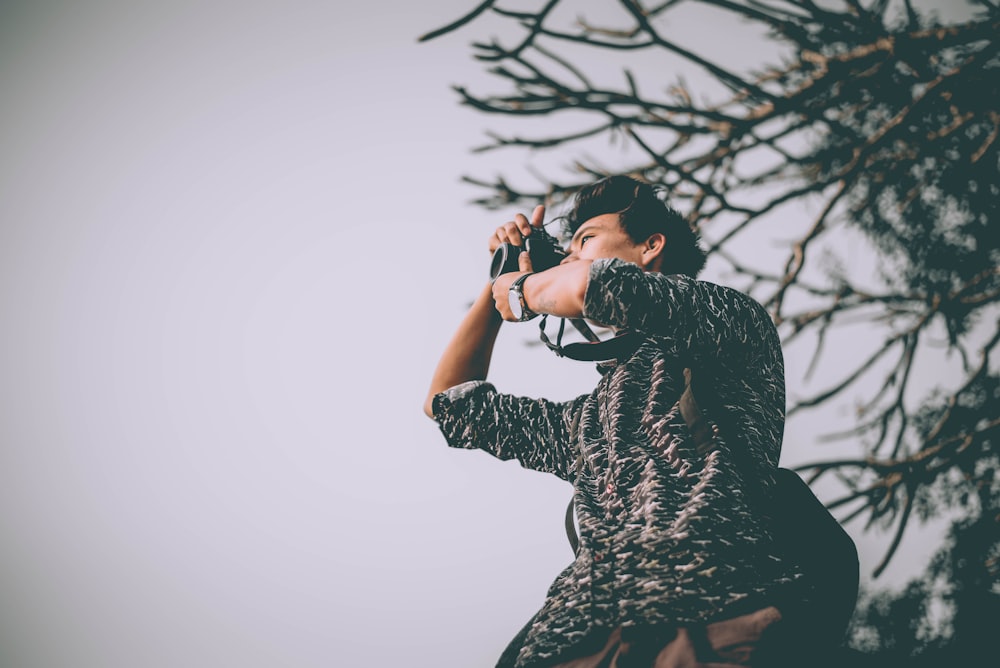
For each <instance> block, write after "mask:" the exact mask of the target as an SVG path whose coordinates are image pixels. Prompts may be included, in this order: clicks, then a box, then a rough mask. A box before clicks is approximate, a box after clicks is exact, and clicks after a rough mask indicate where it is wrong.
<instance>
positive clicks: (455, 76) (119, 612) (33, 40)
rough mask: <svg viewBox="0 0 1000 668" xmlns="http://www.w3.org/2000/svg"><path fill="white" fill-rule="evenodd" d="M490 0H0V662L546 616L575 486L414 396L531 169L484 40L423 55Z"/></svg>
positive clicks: (249, 666)
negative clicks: (496, 99)
mask: <svg viewBox="0 0 1000 668" xmlns="http://www.w3.org/2000/svg"><path fill="white" fill-rule="evenodd" d="M473 4H474V3H472V2H469V1H468V0H435V1H434V2H431V3H419V2H412V1H409V0H385V1H382V2H368V3H362V2H357V3H346V2H339V3H338V2H334V1H333V0H330V1H329V2H319V1H313V2H304V1H302V2H297V1H288V0H286V1H283V2H277V1H273V0H260V1H257V2H254V1H250V2H235V0H234V1H232V2H225V1H223V0H211V1H206V2H194V1H192V0H187V1H177V2H157V3H127V2H122V1H120V0H106V1H104V2H100V1H96V0H88V1H87V2H29V1H28V0H20V1H14V2H6V3H3V4H2V5H0V91H2V93H0V100H2V102H0V108H2V114H3V116H2V117H3V122H2V124H0V146H2V153H0V253H2V262H0V314H2V322H3V327H2V328H0V371H2V375H0V399H2V400H0V437H2V443H3V446H2V449H0V665H3V666H12V667H17V668H34V667H39V668H41V667H45V668H61V667H64V666H65V667H67V668H68V667H70V666H72V667H74V668H91V667H94V668H96V667H101V668H134V667H137V666H141V667H143V668H168V667H169V668H173V667H181V666H183V667H185V668H196V667H208V666H242V667H246V668H257V667H265V666H267V667H271V666H296V667H301V668H309V667H312V666H317V667H318V666H330V665H360V664H362V663H364V664H365V665H375V666H383V665H404V664H405V665H416V666H422V665H427V666H431V665H433V666H435V667H436V668H452V667H454V668H460V667H461V668H467V667H469V666H490V665H492V663H493V661H494V660H495V659H496V657H497V655H498V654H499V652H500V651H501V649H502V648H503V646H504V645H505V644H506V642H507V640H508V639H509V637H510V636H512V635H513V633H514V632H515V631H516V630H517V629H518V628H519V627H520V626H521V625H522V624H523V622H524V621H525V620H526V619H527V618H528V617H529V616H530V615H531V614H532V613H533V612H534V611H535V610H536V609H537V607H538V606H539V605H540V604H541V601H542V599H543V597H544V594H545V590H546V588H547V586H548V584H549V583H550V582H551V580H552V579H553V578H554V577H555V575H556V574H557V573H558V572H559V571H560V570H561V569H562V568H563V567H564V566H565V565H566V564H567V563H568V561H569V560H570V558H571V554H570V549H569V547H568V545H567V543H566V539H565V536H564V535H563V530H562V511H563V509H564V507H565V503H566V501H567V500H568V498H569V493H570V490H569V487H568V486H566V485H565V484H564V483H562V482H560V481H557V480H555V479H549V478H546V477H545V476H543V475H540V474H536V473H531V472H526V471H523V470H522V469H520V468H519V467H518V466H517V465H516V464H513V463H499V462H497V461H495V460H492V459H490V458H489V457H488V456H486V455H483V454H481V453H473V452H461V451H454V450H450V449H448V448H447V447H446V446H445V445H444V443H443V440H442V439H441V437H440V435H439V433H438V432H437V429H436V426H435V425H434V424H433V423H432V422H431V421H429V420H428V419H427V418H425V417H424V416H423V414H422V413H421V411H420V406H421V403H422V401H423V396H424V392H425V389H426V386H427V383H428V380H429V377H430V374H431V371H432V368H433V365H434V363H435V362H436V358H437V356H438V354H439V353H440V351H441V349H442V347H443V346H444V344H445V342H446V340H447V338H448V336H449V335H450V333H451V330H452V328H453V327H454V325H455V324H456V323H457V321H458V319H459V318H460V317H461V314H462V312H463V311H464V308H465V305H466V303H467V302H468V301H469V300H470V299H471V298H472V297H473V296H474V295H475V294H476V292H477V291H478V289H479V288H480V287H481V285H482V284H483V283H484V282H485V280H486V271H487V262H488V259H489V258H488V256H487V254H486V250H485V239H486V237H487V236H488V234H489V233H490V232H491V231H492V229H493V228H494V227H496V225H498V224H500V223H502V222H504V221H505V220H506V219H508V218H509V216H510V214H511V213H512V212H508V213H503V214H499V215H498V214H491V213H489V212H485V211H482V210H480V209H477V208H474V207H473V206H471V205H469V204H467V202H468V200H470V199H471V198H472V197H473V196H475V195H478V194H480V193H479V192H478V191H476V190H475V189H473V188H471V187H468V186H463V185H461V184H460V183H459V181H458V179H459V176H460V175H461V174H463V173H476V174H478V175H482V176H485V177H489V176H492V175H494V174H495V173H498V172H503V171H507V172H510V171H516V170H518V169H520V168H521V167H522V166H523V165H522V163H523V159H522V157H521V156H518V155H513V154H511V155H503V154H487V155H485V156H473V155H472V154H470V153H469V152H468V149H469V147H471V146H473V145H477V144H479V143H482V140H483V134H482V133H483V131H484V130H485V129H487V128H489V127H494V126H495V123H493V122H492V119H489V118H487V117H484V116H482V115H479V114H476V113H474V112H472V111H470V110H467V109H464V108H461V107H459V105H458V104H457V98H456V96H455V95H454V94H453V93H452V92H451V91H450V89H449V85H451V84H452V83H464V82H469V83H474V82H479V83H480V84H481V83H482V81H483V79H482V75H481V74H480V71H481V70H480V66H479V65H478V64H477V63H475V62H473V61H472V59H471V58H470V57H469V51H468V48H467V43H468V42H469V41H470V40H471V39H473V38H482V37H483V36H484V35H483V34H482V33H480V32H477V31H475V30H473V31H471V32H464V33H458V34H457V35H451V36H448V37H446V38H443V39H441V40H439V41H436V42H431V43H429V44H427V45H418V44H417V43H416V37H417V36H418V35H419V34H421V33H422V32H425V31H427V30H429V29H432V28H436V27H438V26H440V25H442V24H444V23H447V22H449V21H451V20H452V19H454V18H456V17H458V16H459V15H461V14H462V13H463V12H464V11H466V10H467V9H468V8H469V7H471V6H472V5H473ZM566 157H567V159H568V157H569V156H566ZM508 329H509V330H510V331H507V332H505V334H504V336H503V337H502V339H501V342H500V346H499V349H498V352H497V355H496V358H495V365H496V367H495V368H496V373H495V376H494V379H495V382H496V383H497V385H499V386H500V387H501V388H503V389H506V390H509V391H513V392H517V393H524V394H532V395H545V396H549V397H550V398H553V399H563V398H569V397H571V396H575V395H576V394H579V393H581V392H584V391H588V390H589V389H590V386H591V384H592V383H593V381H594V379H595V378H596V374H595V372H594V371H593V369H592V368H591V367H590V366H589V365H581V364H578V363H573V362H567V361H560V360H558V359H556V358H555V357H554V356H552V355H551V354H549V353H548V352H546V351H544V349H542V348H539V347H530V348H528V347H525V346H524V342H525V341H526V340H533V339H534V332H535V330H534V328H533V327H532V326H527V327H526V328H525V329H520V330H518V329H514V328H508ZM911 547H913V549H914V550H916V551H917V552H919V551H920V550H921V549H922V548H920V547H919V546H918V545H916V544H915V543H914V544H913V545H911ZM928 549H929V548H928ZM928 549H924V552H927V551H928ZM874 556H875V557H877V556H878V555H877V554H875V555H874ZM414 657H416V658H414Z"/></svg>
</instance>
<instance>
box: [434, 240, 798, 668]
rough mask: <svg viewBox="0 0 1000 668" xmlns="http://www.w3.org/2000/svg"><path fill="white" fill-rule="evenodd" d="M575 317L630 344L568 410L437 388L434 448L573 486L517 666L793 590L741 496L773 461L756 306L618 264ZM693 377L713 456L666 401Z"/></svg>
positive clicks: (777, 366) (766, 478)
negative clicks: (559, 549) (554, 567)
mask: <svg viewBox="0 0 1000 668" xmlns="http://www.w3.org/2000/svg"><path fill="white" fill-rule="evenodd" d="M584 316H585V317H586V318H588V319H590V320H592V321H595V322H597V323H601V324H604V325H608V326H611V327H614V328H616V329H618V330H630V331H635V332H639V333H641V334H642V335H643V338H642V343H641V344H640V345H639V347H638V349H637V350H635V352H634V353H632V354H631V355H630V356H629V357H628V358H627V359H620V360H613V361H611V362H607V363H602V364H601V365H600V366H599V368H600V370H601V372H602V375H601V378H600V381H599V382H598V384H597V387H596V388H595V389H594V390H593V391H592V392H591V393H590V394H587V395H582V396H580V397H577V398H576V399H574V400H571V401H567V402H552V401H548V400H546V399H531V398H526V397H517V396H512V395H509V394H502V393H499V392H497V391H496V389H495V388H494V387H493V385H491V384H490V383H488V382H485V381H472V382H468V383H463V384H461V385H458V386H456V387H453V388H450V389H449V390H446V391H445V392H443V393H441V394H438V395H437V396H436V397H435V398H434V401H433V413H434V416H435V419H436V420H437V421H438V423H439V425H440V428H441V431H442V433H443V434H444V436H445V439H446V441H447V443H448V444H449V445H450V446H453V447H459V448H478V449H481V450H484V451H486V452H488V453H490V454H492V455H494V456H495V457H498V458H500V459H503V460H508V459H516V460H518V461H519V462H520V463H521V464H522V465H523V466H524V467H526V468H529V469H533V470H537V471H543V472H548V473H551V474H554V475H556V476H558V477H559V478H562V479H563V480H566V481H568V482H570V483H572V484H573V486H574V500H575V503H576V511H577V517H578V520H579V525H580V547H579V550H578V553H577V555H576V559H575V560H574V561H573V563H571V564H570V565H569V566H568V567H567V568H566V569H565V570H564V571H563V572H562V573H560V574H559V576H558V577H557V578H556V579H555V581H554V582H553V584H552V586H551V587H550V589H549V591H548V596H547V598H546V600H545V603H544V605H543V606H542V608H541V610H539V611H538V613H537V614H536V615H535V617H534V619H533V620H532V623H531V626H530V630H529V632H528V634H527V636H526V638H525V639H524V643H523V645H522V647H521V648H520V650H519V653H518V655H517V660H516V665H517V666H518V667H522V666H531V665H537V664H539V663H541V662H549V663H551V662H553V661H555V660H568V659H571V658H573V657H574V656H577V655H579V654H582V653H585V652H586V651H587V650H589V649H591V647H590V645H591V644H592V642H593V641H594V639H596V638H599V637H600V636H601V633H602V632H606V631H607V630H609V629H612V628H615V627H617V626H622V627H625V628H629V627H631V626H644V627H645V626H654V627H658V626H662V627H670V626H672V625H677V624H684V623H700V622H708V621H712V620H718V619H723V618H726V617H731V616H735V615H738V614H742V613H743V612H746V611H748V610H751V609H754V608H759V607H762V606H763V605H768V604H773V603H776V602H780V601H781V600H783V599H786V598H787V597H789V596H793V597H794V596H796V593H795V590H796V583H797V581H798V579H799V577H798V573H797V572H796V570H795V567H794V566H792V565H790V564H788V563H785V562H784V561H783V560H782V558H781V557H780V556H779V555H778V554H777V550H775V549H774V544H773V541H772V538H771V535H770V533H769V530H768V527H767V522H766V519H765V518H763V517H762V516H761V514H760V513H759V512H755V509H754V508H755V505H756V504H755V499H757V498H759V496H760V495H761V494H767V493H768V490H769V489H770V486H771V485H773V474H774V471H775V468H776V466H777V464H778V457H779V455H780V452H781V438H782V431H783V428H784V408H785V394H784V367H783V362H782V355H781V346H780V341H779V339H778V336H777V332H776V330H775V328H774V325H773V324H772V322H771V320H770V318H769V317H768V315H767V313H766V311H765V310H764V309H763V308H762V307H761V306H760V305H759V304H758V303H757V302H755V301H754V300H753V299H751V298H750V297H748V296H747V295H745V294H743V293H741V292H739V291H736V290H733V289H730V288H726V287H722V286H718V285H714V284H712V283H708V282H704V281H698V280H694V279H691V278H688V277H684V276H667V275H663V274H660V273H652V272H645V271H643V270H642V269H641V268H640V267H638V266H636V265H634V264H631V263H627V262H624V261H622V260H617V259H608V260H597V261H595V262H594V263H593V264H592V265H591V269H590V274H589V279H588V283H587V289H586V292H585V298H584ZM686 367H688V368H691V369H692V370H693V372H694V375H695V377H696V378H698V379H700V385H696V388H697V387H708V388H711V391H710V394H711V401H709V402H707V403H706V402H705V401H704V399H705V397H706V396H707V395H708V394H709V392H700V393H698V399H699V404H700V405H701V409H702V412H703V413H705V414H706V417H707V419H708V420H709V422H710V423H711V424H712V425H713V426H714V427H715V430H714V431H715V436H714V441H715V442H714V446H715V447H714V448H712V449H711V451H710V452H708V453H706V454H700V453H699V451H698V448H697V447H696V445H695V442H694V439H693V438H692V435H691V433H690V432H689V429H688V427H687V424H686V423H685V421H684V418H683V417H682V415H681V413H680V410H679V406H678V400H679V398H680V395H681V393H682V391H683V390H684V377H683V369H684V368H686Z"/></svg>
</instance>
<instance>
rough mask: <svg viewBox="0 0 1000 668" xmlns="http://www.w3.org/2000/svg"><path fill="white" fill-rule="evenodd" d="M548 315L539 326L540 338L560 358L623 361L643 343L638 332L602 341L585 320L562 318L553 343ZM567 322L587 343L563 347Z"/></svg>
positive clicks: (627, 332) (569, 344) (623, 333)
mask: <svg viewBox="0 0 1000 668" xmlns="http://www.w3.org/2000/svg"><path fill="white" fill-rule="evenodd" d="M547 318H548V315H547V314H545V315H543V316H542V320H541V322H539V324H538V329H539V332H540V334H539V336H540V338H541V339H542V343H544V344H545V346H546V347H547V348H548V349H549V350H551V351H552V352H554V353H555V354H556V355H559V356H560V357H568V358H570V359H572V360H577V361H578V362H603V361H606V360H611V359H623V358H626V357H628V356H630V355H631V354H632V353H634V352H635V351H636V349H637V348H638V347H639V344H640V343H642V336H641V335H640V334H639V333H638V332H631V331H625V332H619V333H618V334H617V335H616V336H614V337H613V338H610V339H608V340H607V341H602V340H601V339H600V338H599V337H598V336H597V335H596V334H594V332H593V330H591V329H590V326H589V325H587V323H586V321H584V320H583V318H560V321H559V332H558V333H557V334H556V341H555V343H553V342H552V341H551V340H550V339H549V337H548V335H547V334H546V333H545V321H546V319H547ZM566 320H569V322H570V324H571V325H573V327H575V328H576V330H577V331H578V332H580V334H582V335H583V337H584V338H585V339H587V342H586V343H583V342H581V343H567V344H566V345H565V346H564V345H562V337H563V332H565V330H566Z"/></svg>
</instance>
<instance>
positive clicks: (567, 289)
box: [493, 260, 592, 321]
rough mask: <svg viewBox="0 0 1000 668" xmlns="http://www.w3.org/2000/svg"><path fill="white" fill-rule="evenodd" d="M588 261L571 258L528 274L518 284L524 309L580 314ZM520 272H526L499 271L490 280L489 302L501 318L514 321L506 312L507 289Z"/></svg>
mask: <svg viewBox="0 0 1000 668" xmlns="http://www.w3.org/2000/svg"><path fill="white" fill-rule="evenodd" d="M591 264H592V261H591V260H574V261H572V262H567V263H566V264H560V265H557V266H555V267H552V268H551V269H546V270H545V271H540V272H538V273H536V274H531V276H529V277H528V278H526V279H524V283H522V285H521V288H522V290H523V293H524V301H525V303H526V304H527V305H528V308H530V309H531V310H532V311H534V312H535V313H547V314H549V315H554V316H556V317H559V318H579V317H581V316H582V315H583V301H584V295H585V294H586V292H587V278H588V276H589V272H590V265H591ZM523 273H526V272H524V271H520V272H511V273H509V274H501V275H500V276H498V277H497V279H496V281H495V282H494V283H493V301H494V303H495V304H496V310H497V311H499V312H500V314H501V315H502V316H503V319H504V320H511V321H514V320H516V318H515V317H514V315H513V314H512V313H511V311H510V301H509V299H508V295H507V292H508V290H509V289H510V285H511V283H513V282H514V281H515V280H516V279H517V277H518V276H520V275H521V274H523Z"/></svg>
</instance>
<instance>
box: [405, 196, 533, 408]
mask: <svg viewBox="0 0 1000 668" xmlns="http://www.w3.org/2000/svg"><path fill="white" fill-rule="evenodd" d="M544 218H545V207H544V206H537V207H535V210H534V212H533V213H532V214H531V220H530V221H529V220H528V219H527V217H525V216H524V215H522V214H517V215H516V216H515V217H514V220H512V221H511V222H509V223H506V224H504V225H501V226H500V227H498V228H497V229H496V231H495V232H494V233H493V236H491V237H490V243H489V248H490V253H492V252H493V251H495V250H496V249H497V248H498V247H499V246H500V244H503V243H508V242H509V243H512V244H514V245H515V246H523V245H524V237H527V236H529V235H530V234H531V231H532V229H533V228H536V227H541V226H542V222H543V220H544ZM518 264H519V265H520V268H521V272H525V271H531V261H530V260H529V259H528V255H527V253H521V257H520V258H518ZM521 272H511V273H509V274H504V275H503V276H501V277H498V278H497V281H498V282H499V280H500V278H507V279H508V280H507V282H506V285H507V286H508V287H509V286H510V281H512V280H513V277H515V276H518V275H519V273H521ZM495 291H496V287H495V285H494V286H493V287H492V288H491V286H489V285H487V286H486V288H484V289H483V291H482V292H480V294H479V296H478V297H477V298H476V301H475V302H473V304H472V308H471V309H469V312H468V313H466V315H465V318H463V319H462V322H461V323H460V324H459V326H458V329H457V330H456V331H455V334H454V335H453V336H452V338H451V341H450V342H449V343H448V345H447V347H446V348H445V349H444V353H443V354H442V355H441V360H440V361H439V362H438V365H437V368H436V369H435V370H434V375H433V377H432V378H431V386H430V389H429V390H428V392H427V398H426V399H425V400H424V413H426V414H427V415H428V417H434V410H433V408H434V397H435V396H436V395H438V394H439V393H441V392H444V391H445V390H447V389H448V388H450V387H454V386H456V385H459V384H461V383H465V382H467V381H470V380H486V374H487V372H488V371H489V368H490V359H491V358H492V357H493V346H494V344H495V343H496V339H497V334H498V333H499V332H500V325H501V324H502V322H503V321H502V319H501V317H500V313H498V312H497V309H496V308H495V307H494V300H493V294H494V293H495ZM504 308H506V309H507V315H508V316H510V307H509V306H507V292H506V291H504ZM511 319H513V317H512V316H511Z"/></svg>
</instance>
